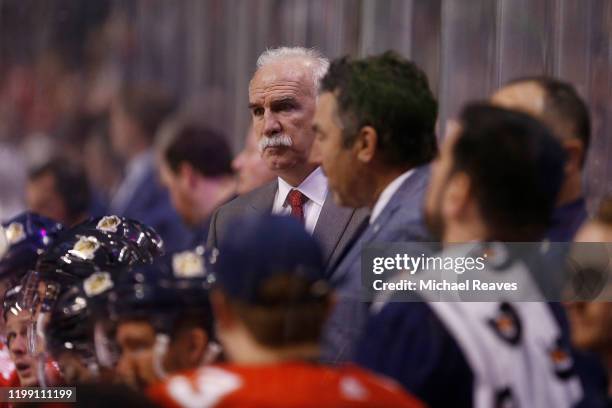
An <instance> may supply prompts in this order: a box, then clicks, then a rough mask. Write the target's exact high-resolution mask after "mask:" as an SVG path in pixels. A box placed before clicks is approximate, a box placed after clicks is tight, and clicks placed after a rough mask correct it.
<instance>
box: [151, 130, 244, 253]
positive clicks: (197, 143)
mask: <svg viewBox="0 0 612 408" xmlns="http://www.w3.org/2000/svg"><path fill="white" fill-rule="evenodd" d="M157 148H158V154H159V173H160V176H161V180H162V183H163V184H164V185H165V186H166V188H168V191H169V192H170V199H171V201H172V205H173V206H174V208H175V210H176V211H177V212H178V213H179V215H180V216H181V218H182V219H183V222H184V223H185V224H186V225H188V226H189V227H190V228H191V229H192V230H193V232H194V238H193V240H194V242H193V245H190V246H191V247H195V246H197V245H200V244H203V243H205V242H206V238H207V237H208V227H209V225H210V216H211V215H212V213H213V212H214V211H215V210H216V209H217V208H218V207H219V206H221V205H222V204H225V203H226V202H228V201H230V200H231V199H233V198H234V197H235V196H236V180H235V178H234V174H233V172H232V168H231V160H232V156H231V150H230V147H229V145H228V143H227V139H226V137H225V135H223V134H221V133H218V132H216V131H214V130H212V129H208V128H206V127H203V126H200V125H196V124H192V123H188V122H182V121H180V120H179V121H177V122H176V123H171V124H169V126H168V127H166V128H164V130H163V131H162V132H161V134H160V137H159V140H158V143H157Z"/></svg>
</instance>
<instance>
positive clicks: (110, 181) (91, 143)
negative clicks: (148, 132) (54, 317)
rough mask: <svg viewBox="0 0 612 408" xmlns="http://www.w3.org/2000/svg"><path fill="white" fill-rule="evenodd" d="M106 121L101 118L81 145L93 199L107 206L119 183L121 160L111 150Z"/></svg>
mask: <svg viewBox="0 0 612 408" xmlns="http://www.w3.org/2000/svg"><path fill="white" fill-rule="evenodd" d="M108 127H109V126H108V121H107V119H106V118H105V117H103V118H101V119H100V120H99V121H98V122H97V123H96V124H95V125H93V128H92V129H91V130H90V132H89V134H88V136H87V138H86V140H85V141H84V143H83V165H84V166H85V171H86V172H87V177H88V179H89V182H90V183H91V187H92V190H93V193H94V197H97V198H98V200H99V201H100V202H102V203H105V204H108V202H109V201H110V198H111V197H112V196H113V194H114V192H115V191H116V190H117V186H118V185H119V182H120V181H121V175H122V174H121V160H120V159H119V158H118V157H117V155H116V154H115V152H114V151H113V149H112V146H111V143H110V140H109V134H108V133H109V132H108Z"/></svg>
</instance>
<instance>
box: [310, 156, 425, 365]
mask: <svg viewBox="0 0 612 408" xmlns="http://www.w3.org/2000/svg"><path fill="white" fill-rule="evenodd" d="M428 180H429V166H421V167H418V168H416V169H415V171H414V173H413V174H412V175H410V177H408V178H407V179H406V180H405V181H404V182H403V183H402V184H401V186H400V187H399V189H398V190H397V191H396V192H395V194H394V195H393V196H392V197H391V199H390V200H389V202H388V203H387V205H386V206H385V208H384V209H383V211H382V212H381V213H380V214H379V216H378V217H377V218H376V220H375V221H374V223H373V224H371V225H369V226H368V227H367V228H366V229H365V230H364V232H363V233H362V234H361V236H360V237H359V238H358V239H357V240H356V242H355V244H354V245H353V246H352V247H351V248H350V250H349V251H348V252H347V253H346V255H345V256H344V257H343V258H342V259H341V260H340V261H339V263H338V264H337V265H336V267H335V268H334V270H333V271H332V273H331V278H330V282H331V285H332V286H333V287H334V289H335V291H336V294H337V296H338V302H337V304H336V306H335V308H334V310H333V311H332V314H331V316H330V318H329V320H328V322H327V324H326V327H325V330H324V335H323V345H322V346H323V348H322V353H323V359H324V360H325V361H326V362H340V361H345V360H347V359H348V358H350V357H351V355H352V353H353V347H354V345H355V342H356V341H357V340H358V338H359V336H360V335H361V331H362V329H363V327H364V325H365V322H366V319H367V317H368V307H369V304H368V303H366V302H363V301H362V299H361V294H362V293H361V249H362V248H363V247H365V246H367V245H368V244H371V243H374V242H431V241H433V239H432V238H431V237H430V235H429V233H428V232H427V228H426V226H425V222H424V218H423V200H424V195H425V190H426V187H427V182H428Z"/></svg>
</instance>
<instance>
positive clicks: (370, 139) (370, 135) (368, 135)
mask: <svg viewBox="0 0 612 408" xmlns="http://www.w3.org/2000/svg"><path fill="white" fill-rule="evenodd" d="M377 146H378V133H377V132H376V129H374V128H373V127H372V126H364V127H362V128H361V129H360V130H359V135H358V136H357V139H356V140H355V144H354V145H353V149H355V151H356V153H357V159H358V160H359V161H360V162H362V163H370V162H371V161H372V160H373V159H374V155H375V154H376V147H377Z"/></svg>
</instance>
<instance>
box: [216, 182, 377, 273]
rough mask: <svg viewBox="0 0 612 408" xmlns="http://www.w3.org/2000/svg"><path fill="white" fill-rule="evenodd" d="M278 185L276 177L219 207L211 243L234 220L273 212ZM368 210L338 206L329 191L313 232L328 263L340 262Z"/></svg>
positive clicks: (220, 237) (222, 234)
mask: <svg viewBox="0 0 612 408" xmlns="http://www.w3.org/2000/svg"><path fill="white" fill-rule="evenodd" d="M277 189H278V181H277V180H274V181H272V182H270V183H268V184H266V185H264V186H263V187H260V188H258V189H255V190H253V191H251V192H249V193H246V194H244V195H242V196H239V197H237V198H236V199H234V200H232V201H230V202H229V203H227V204H225V205H223V206H221V207H219V208H218V209H217V211H215V213H214V214H213V216H212V219H211V222H210V229H209V232H208V241H207V245H208V247H209V248H211V247H217V246H218V244H219V243H220V242H221V241H223V239H224V238H225V232H226V229H227V227H228V225H229V224H230V223H231V221H232V220H234V219H236V218H240V217H246V216H253V215H258V214H259V215H262V214H268V213H270V212H271V211H272V205H273V204H274V197H275V196H276V190H277ZM367 214H368V211H367V210H366V209H359V210H355V209H353V208H343V207H338V206H337V205H336V204H335V203H334V200H333V198H332V196H331V194H327V197H326V198H325V202H324V203H323V208H322V209H321V213H320V214H319V219H318V220H317V225H316V226H315V229H314V232H313V236H314V237H315V238H317V240H318V241H319V243H320V244H321V246H322V248H323V255H324V257H325V260H326V265H331V264H333V263H334V262H336V259H337V257H338V255H339V254H341V253H342V252H343V251H344V249H345V246H346V245H347V243H348V242H349V241H350V240H351V237H352V235H353V233H354V232H355V230H356V229H357V227H358V226H359V224H360V223H361V221H362V220H363V219H364V218H365V217H367Z"/></svg>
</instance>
